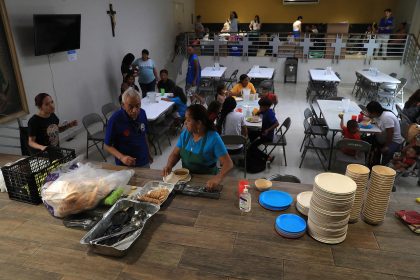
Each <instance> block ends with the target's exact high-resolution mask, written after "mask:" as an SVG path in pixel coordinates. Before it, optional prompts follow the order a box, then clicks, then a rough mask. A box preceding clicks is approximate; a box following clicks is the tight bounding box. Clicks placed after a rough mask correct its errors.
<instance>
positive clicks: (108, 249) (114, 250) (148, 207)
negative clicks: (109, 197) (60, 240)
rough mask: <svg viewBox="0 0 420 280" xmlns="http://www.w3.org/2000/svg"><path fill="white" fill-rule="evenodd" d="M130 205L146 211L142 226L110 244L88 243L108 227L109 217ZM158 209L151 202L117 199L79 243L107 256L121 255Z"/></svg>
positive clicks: (109, 223)
mask: <svg viewBox="0 0 420 280" xmlns="http://www.w3.org/2000/svg"><path fill="white" fill-rule="evenodd" d="M131 206H132V207H134V210H144V211H145V212H146V213H147V216H146V218H145V220H144V223H143V226H142V227H140V228H139V229H138V230H136V231H135V232H134V233H133V234H131V235H129V236H127V237H126V238H125V239H123V240H121V241H119V242H118V243H116V244H114V245H112V246H108V245H103V244H90V241H91V240H93V239H96V238H98V237H101V236H102V235H103V233H104V232H105V231H106V230H107V229H108V227H109V226H110V225H111V224H112V223H111V218H112V216H113V215H114V214H115V213H116V212H118V211H120V210H123V209H126V208H128V207H131ZM159 209H160V207H159V206H158V205H155V204H152V203H147V202H140V201H136V200H130V199H120V200H119V201H117V203H116V204H114V206H112V208H111V209H109V211H108V212H106V213H105V215H104V216H103V218H102V219H101V220H100V221H99V222H98V223H97V224H96V225H95V226H94V227H93V228H92V229H91V230H90V231H89V232H88V233H87V234H86V235H85V236H84V237H83V238H82V239H81V240H80V243H81V244H84V245H88V246H89V247H90V248H91V249H92V251H93V252H95V253H98V254H101V255H107V256H115V257H122V256H124V255H126V254H127V251H128V250H129V249H130V247H131V245H133V244H134V242H135V241H136V240H137V239H138V238H139V236H140V235H141V232H142V231H143V228H144V225H145V224H146V222H147V220H149V219H150V217H152V216H153V215H154V214H156V213H157V212H158V211H159Z"/></svg>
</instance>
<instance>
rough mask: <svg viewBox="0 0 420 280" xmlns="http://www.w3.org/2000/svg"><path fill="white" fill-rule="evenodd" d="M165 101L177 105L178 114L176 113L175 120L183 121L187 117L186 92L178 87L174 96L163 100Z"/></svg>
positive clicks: (174, 91) (175, 88)
mask: <svg viewBox="0 0 420 280" xmlns="http://www.w3.org/2000/svg"><path fill="white" fill-rule="evenodd" d="M162 100H164V101H170V102H174V103H175V105H176V112H174V115H173V116H174V118H175V119H178V120H179V119H183V118H184V117H185V111H186V110H187V97H186V96H185V94H184V90H183V89H182V88H180V87H178V86H175V87H174V90H173V96H172V97H166V98H162Z"/></svg>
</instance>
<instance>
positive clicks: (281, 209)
mask: <svg viewBox="0 0 420 280" xmlns="http://www.w3.org/2000/svg"><path fill="white" fill-rule="evenodd" d="M259 203H260V205H261V206H262V207H263V208H265V209H267V210H271V211H283V210H286V209H288V208H289V207H290V206H285V207H270V206H268V205H266V204H264V203H263V202H261V201H259Z"/></svg>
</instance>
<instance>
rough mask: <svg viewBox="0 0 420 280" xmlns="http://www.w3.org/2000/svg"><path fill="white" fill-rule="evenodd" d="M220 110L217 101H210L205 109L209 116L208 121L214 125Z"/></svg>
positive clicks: (220, 105) (220, 106) (219, 104)
mask: <svg viewBox="0 0 420 280" xmlns="http://www.w3.org/2000/svg"><path fill="white" fill-rule="evenodd" d="M221 109H222V104H221V103H220V102H218V101H212V102H211V103H210V105H209V107H208V109H207V112H208V114H209V120H210V121H211V122H212V123H214V122H215V121H216V119H217V117H218V116H219V113H220V110H221Z"/></svg>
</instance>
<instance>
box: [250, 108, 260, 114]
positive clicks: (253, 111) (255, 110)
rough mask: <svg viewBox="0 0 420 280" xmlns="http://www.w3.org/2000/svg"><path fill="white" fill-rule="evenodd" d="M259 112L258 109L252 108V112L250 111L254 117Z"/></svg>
mask: <svg viewBox="0 0 420 280" xmlns="http://www.w3.org/2000/svg"><path fill="white" fill-rule="evenodd" d="M259 111H260V110H258V108H254V110H252V115H254V116H256V115H257V114H258V112H259Z"/></svg>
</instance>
